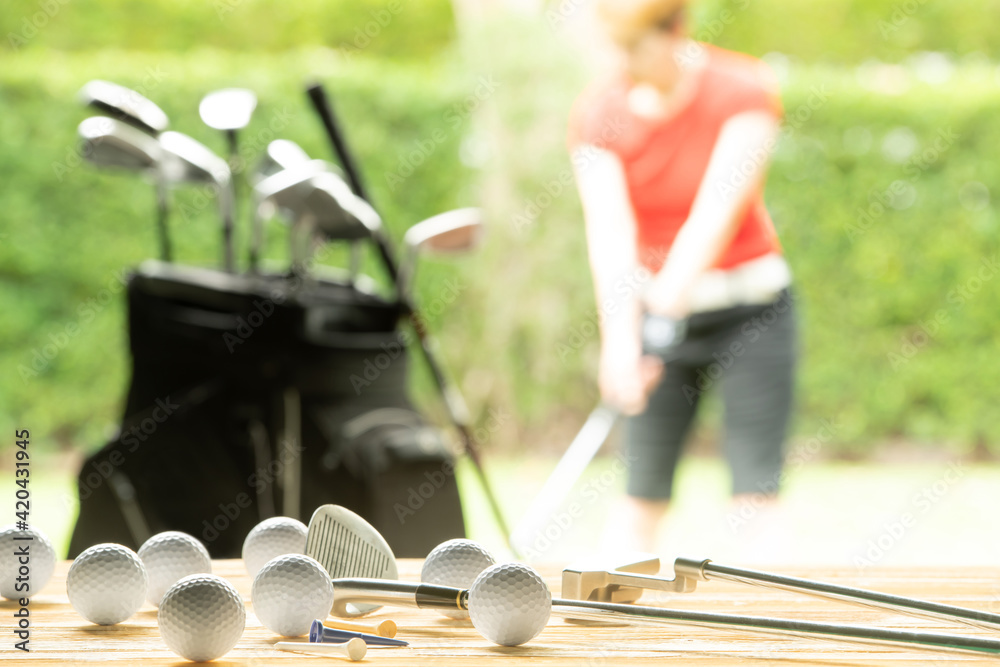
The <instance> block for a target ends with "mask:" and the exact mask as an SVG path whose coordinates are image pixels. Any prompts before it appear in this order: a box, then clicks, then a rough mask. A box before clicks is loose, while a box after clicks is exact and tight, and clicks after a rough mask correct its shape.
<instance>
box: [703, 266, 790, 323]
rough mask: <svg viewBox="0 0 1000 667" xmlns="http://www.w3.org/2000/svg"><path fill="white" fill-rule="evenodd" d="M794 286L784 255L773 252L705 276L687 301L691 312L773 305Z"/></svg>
mask: <svg viewBox="0 0 1000 667" xmlns="http://www.w3.org/2000/svg"><path fill="white" fill-rule="evenodd" d="M791 283H792V272H791V270H789V268H788V263H787V262H786V261H785V258H784V257H782V256H781V255H778V254H775V253H770V254H767V255H764V256H763V257H757V258H756V259H751V260H750V261H747V262H744V263H742V264H740V265H739V266H735V267H733V268H731V269H726V270H722V269H711V270H709V271H706V272H705V273H703V274H702V275H701V276H700V277H699V278H698V281H697V282H696V283H695V284H694V286H693V287H692V289H691V294H690V297H689V299H688V305H689V310H690V312H692V313H699V312H705V311H709V310H721V309H723V308H731V307H733V306H744V305H756V304H764V303H770V302H772V301H774V300H775V298H777V296H778V294H779V293H780V292H781V290H783V289H785V288H786V287H788V286H789V285H791Z"/></svg>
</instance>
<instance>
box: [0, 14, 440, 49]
mask: <svg viewBox="0 0 1000 667" xmlns="http://www.w3.org/2000/svg"><path fill="white" fill-rule="evenodd" d="M0 35H2V37H3V45H2V46H0V53H4V52H10V51H22V50H40V49H58V50H62V51H92V50H98V49H103V48H106V47H108V46H114V47H115V48H118V49H125V50H140V51H191V50H197V49H205V48H217V49H226V50H231V51H252V52H261V51H286V50H289V49H299V48H303V47H308V46H327V47H331V48H341V49H344V50H346V51H348V52H351V53H361V52H366V53H373V54H377V55H380V56H392V57H402V58H413V57H424V56H428V55H433V54H436V53H439V52H440V51H441V49H442V48H445V47H447V45H448V44H449V43H450V42H451V40H452V38H453V36H454V19H453V17H452V12H451V3H450V2H448V0H421V1H420V2H414V1H413V0H351V1H350V2H335V1H331V0H296V1H295V2H283V1H281V0H141V1H139V2H136V1H135V0H5V1H4V7H3V11H2V12H0Z"/></svg>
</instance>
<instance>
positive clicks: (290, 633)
mask: <svg viewBox="0 0 1000 667" xmlns="http://www.w3.org/2000/svg"><path fill="white" fill-rule="evenodd" d="M250 598H251V600H252V601H253V611H254V613H255V614H257V618H258V619H260V622H261V623H263V624H264V627H266V628H267V629H269V630H271V632H275V633H277V634H279V635H282V636H283V637H301V636H302V635H307V634H309V628H310V627H311V626H312V623H313V621H314V620H315V619H317V618H326V617H327V616H328V615H329V614H330V607H331V606H333V584H332V583H331V581H330V574H329V573H328V572H327V571H326V570H325V569H324V568H323V566H322V565H320V564H319V561H317V560H315V559H313V558H311V557H309V556H306V555H303V554H285V555H284V556H278V557H277V558H275V559H274V560H272V561H270V562H268V563H267V565H265V566H264V567H262V568H261V569H260V572H258V573H257V576H256V577H254V580H253V588H252V589H251V592H250Z"/></svg>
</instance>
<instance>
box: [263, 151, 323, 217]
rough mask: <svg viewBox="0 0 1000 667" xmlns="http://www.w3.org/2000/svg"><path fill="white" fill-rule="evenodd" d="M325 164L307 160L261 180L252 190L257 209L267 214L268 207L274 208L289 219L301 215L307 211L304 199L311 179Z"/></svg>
mask: <svg viewBox="0 0 1000 667" xmlns="http://www.w3.org/2000/svg"><path fill="white" fill-rule="evenodd" d="M326 164H327V163H326V162H324V161H323V160H309V161H308V162H302V163H299V164H294V165H291V166H289V167H286V168H285V169H282V170H280V171H278V172H276V173H274V174H271V175H270V176H268V177H266V178H264V179H262V180H261V181H259V182H258V183H257V184H256V185H254V188H253V190H254V197H255V199H256V200H257V202H258V208H262V209H263V211H264V212H267V207H268V206H276V207H278V208H279V209H282V210H283V211H285V212H286V214H287V215H289V216H290V217H293V218H295V217H298V216H301V215H303V214H304V212H305V211H306V210H307V207H306V205H305V197H306V195H307V194H308V193H309V191H310V190H312V189H313V185H312V179H313V177H314V176H316V174H319V173H322V172H323V171H324V170H325V169H326Z"/></svg>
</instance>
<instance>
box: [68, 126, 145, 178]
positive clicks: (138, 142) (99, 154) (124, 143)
mask: <svg viewBox="0 0 1000 667" xmlns="http://www.w3.org/2000/svg"><path fill="white" fill-rule="evenodd" d="M77 134H78V135H79V137H80V155H82V156H83V158H84V159H85V160H87V161H88V162H91V163H93V164H95V165H98V166H100V167H117V168H120V169H129V170H133V171H148V170H153V169H156V168H157V166H158V165H159V163H160V159H161V156H162V150H161V147H160V143H159V142H158V141H157V140H156V139H154V138H153V137H150V136H149V135H148V134H144V133H142V132H140V131H139V130H137V129H135V128H134V127H131V126H129V125H126V124H125V123H123V122H122V121H119V120H115V119H114V118H106V117H104V116H94V117H91V118H88V119H86V120H85V121H83V122H82V123H80V125H79V127H78V128H77Z"/></svg>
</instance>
